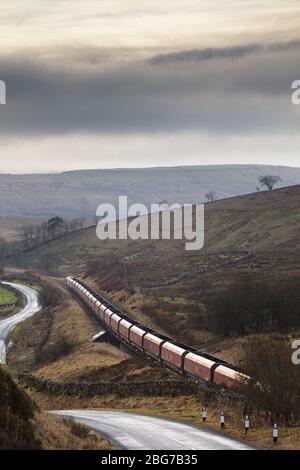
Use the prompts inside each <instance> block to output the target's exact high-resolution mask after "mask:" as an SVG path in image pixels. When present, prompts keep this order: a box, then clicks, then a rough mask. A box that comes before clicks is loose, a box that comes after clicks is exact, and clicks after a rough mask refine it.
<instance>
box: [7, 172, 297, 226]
mask: <svg viewBox="0 0 300 470" xmlns="http://www.w3.org/2000/svg"><path fill="white" fill-rule="evenodd" d="M265 174H274V175H278V176H280V177H281V178H282V183H281V184H282V186H290V185H295V184H300V168H291V167H284V166H266V165H210V166H189V167H188V166H187V167H162V168H146V169H116V170H86V171H72V172H66V173H61V174H35V175H10V174H0V216H22V217H24V216H25V217H51V216H54V215H59V216H61V217H65V218H75V217H86V218H90V217H93V216H94V215H95V213H96V208H97V206H98V205H99V204H101V203H107V202H108V203H113V204H116V203H117V200H118V196H119V195H127V196H128V199H129V203H130V204H131V203H133V202H141V203H144V204H147V205H150V204H151V203H159V202H161V201H167V202H169V203H174V202H178V203H181V204H182V203H196V202H203V201H205V194H206V193H207V192H208V191H215V192H216V193H217V196H218V199H222V198H226V197H232V196H237V195H242V194H247V193H252V192H254V191H255V189H256V186H257V178H258V177H259V176H260V175H265Z"/></svg>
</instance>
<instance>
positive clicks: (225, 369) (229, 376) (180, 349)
mask: <svg viewBox="0 0 300 470" xmlns="http://www.w3.org/2000/svg"><path fill="white" fill-rule="evenodd" d="M66 283H67V286H68V287H69V288H70V289H71V290H72V291H74V292H75V293H76V294H77V295H78V296H79V297H80V298H81V299H82V301H83V302H84V303H85V304H87V305H88V306H89V307H90V308H91V310H92V311H93V313H94V315H95V316H96V317H97V319H99V320H100V322H101V323H102V324H103V325H104V327H105V329H106V330H108V331H109V332H110V333H112V334H113V335H114V336H115V337H117V338H118V339H119V340H120V341H121V342H122V343H123V344H125V345H126V346H128V347H129V348H130V349H132V350H134V351H136V352H137V353H139V354H142V355H143V356H144V357H146V358H147V359H150V360H152V361H154V362H156V363H159V364H160V365H161V366H165V367H167V368H169V369H171V370H173V371H175V372H177V373H181V374H183V375H187V376H189V377H192V378H194V379H197V380H201V381H205V382H210V383H214V384H217V385H225V386H228V387H232V386H233V385H235V384H236V383H237V381H238V380H240V377H241V376H243V374H242V373H241V372H240V371H239V370H238V369H237V368H236V367H234V366H232V365H231V364H229V363H227V362H225V361H222V360H220V359H217V358H216V357H214V356H211V355H209V354H206V353H202V352H199V351H197V350H195V349H193V348H191V347H189V346H185V345H184V344H181V343H179V342H177V341H173V340H172V339H170V338H168V337H166V336H164V335H161V334H159V333H156V332H154V331H153V330H151V329H149V328H147V327H145V326H142V325H140V324H139V323H138V322H136V321H135V320H132V319H131V318H129V317H128V316H127V315H125V314H124V313H123V312H121V311H120V310H119V309H117V308H116V307H114V306H113V305H112V304H111V303H110V302H108V301H107V300H106V299H105V298H104V297H102V296H101V295H99V294H98V293H96V292H95V291H93V290H92V289H90V288H89V287H88V286H87V285H86V284H84V283H83V282H81V281H79V280H78V279H75V278H73V277H71V276H69V277H67V279H66ZM244 377H245V376H244Z"/></svg>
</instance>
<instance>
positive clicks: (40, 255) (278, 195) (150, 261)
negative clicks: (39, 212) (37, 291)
mask: <svg viewBox="0 0 300 470" xmlns="http://www.w3.org/2000/svg"><path fill="white" fill-rule="evenodd" d="M299 233H300V185H297V186H291V187H287V188H280V189H277V190H274V191H266V192H260V193H252V194H248V195H244V196H238V197H233V198H227V199H223V200H220V201H216V202H212V203H207V204H205V245H204V249H203V250H201V251H192V252H189V251H186V250H185V248H184V244H185V242H184V241H182V240H159V241H156V240H136V241H134V240H106V241H105V242H103V241H100V240H98V239H97V237H96V230H95V227H92V228H90V229H88V230H85V231H84V232H78V233H74V234H69V235H67V236H66V237H64V238H62V239H59V240H56V241H52V242H51V243H50V244H47V245H45V246H42V247H40V248H39V249H37V250H33V251H32V252H29V253H26V254H23V255H21V256H20V257H18V262H19V263H20V265H21V266H25V267H31V268H32V269H42V270H43V269H48V270H50V272H51V273H53V274H64V275H66V274H68V273H76V272H78V270H82V269H83V270H84V269H85V268H86V264H87V263H88V262H90V261H101V262H104V265H103V266H105V265H106V261H105V260H107V263H108V264H109V263H114V262H115V260H116V259H118V260H121V259H124V260H125V261H126V263H127V262H128V263H129V264H130V267H131V268H134V269H133V272H132V275H133V276H134V278H135V279H136V280H137V281H139V280H140V279H146V278H147V277H149V278H151V277H152V275H153V279H156V278H158V277H159V276H160V275H161V276H166V273H167V272H169V271H170V273H169V274H170V276H171V275H177V274H178V273H180V272H183V271H184V270H185V269H186V270H187V271H189V270H190V267H191V266H193V265H194V264H197V263H198V259H199V257H200V256H202V255H204V256H205V255H206V254H207V253H221V252H235V251H240V250H243V251H248V250H251V251H253V252H259V251H270V252H272V251H273V252H274V251H278V250H279V251H280V250H282V249H283V250H291V253H293V252H294V250H296V251H297V253H298V254H297V256H298V257H299V249H300V242H299ZM12 263H13V260H12ZM150 268H151V269H150ZM105 270H106V269H104V272H105ZM112 278H113V282H115V279H114V277H113V273H112Z"/></svg>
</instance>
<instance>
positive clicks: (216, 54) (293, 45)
mask: <svg viewBox="0 0 300 470" xmlns="http://www.w3.org/2000/svg"><path fill="white" fill-rule="evenodd" d="M299 47H300V41H298V40H294V41H289V42H286V43H274V44H270V45H263V44H246V45H241V46H230V47H214V48H213V47H211V48H206V49H192V50H187V51H179V52H173V53H170V54H159V55H156V56H154V57H152V58H151V59H150V60H149V62H150V63H151V64H154V65H160V64H169V63H172V62H185V61H198V62H199V61H208V60H213V59H240V58H243V57H245V56H248V55H252V54H255V53H263V52H269V51H272V52H280V51H287V50H293V49H299Z"/></svg>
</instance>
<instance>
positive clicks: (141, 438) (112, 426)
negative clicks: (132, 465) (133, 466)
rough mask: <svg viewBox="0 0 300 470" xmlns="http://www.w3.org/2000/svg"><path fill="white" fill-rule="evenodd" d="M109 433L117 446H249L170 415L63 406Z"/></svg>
mask: <svg viewBox="0 0 300 470" xmlns="http://www.w3.org/2000/svg"><path fill="white" fill-rule="evenodd" d="M51 413H53V414H57V415H61V416H69V417H72V418H74V419H75V420H76V421H78V422H81V423H83V424H85V425H86V426H88V427H89V428H91V429H93V430H94V431H97V432H99V433H101V434H102V435H104V436H106V437H108V438H109V439H110V440H111V441H113V442H114V443H115V444H116V445H117V446H118V447H120V448H122V449H130V450H182V449H185V450H189V449H192V450H251V449H253V448H252V447H250V446H247V445H246V444H243V443H241V442H238V441H235V440H233V439H230V438H228V437H225V436H222V435H221V434H219V433H216V432H211V431H208V430H206V429H201V428H198V427H196V426H190V425H187V424H184V423H179V422H177V421H172V420H169V419H163V418H156V417H151V416H143V415H135V414H130V413H122V412H114V411H94V410H62V411H52V412H51Z"/></svg>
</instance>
